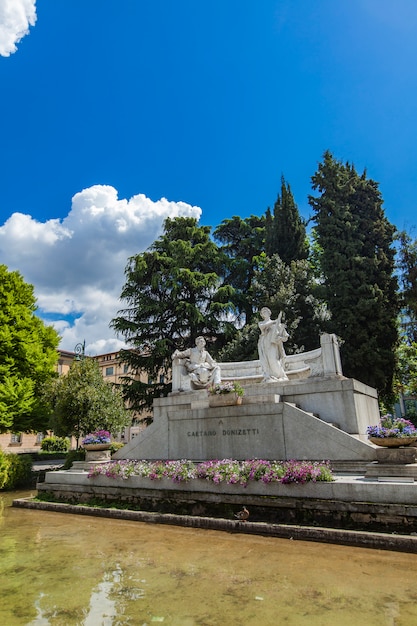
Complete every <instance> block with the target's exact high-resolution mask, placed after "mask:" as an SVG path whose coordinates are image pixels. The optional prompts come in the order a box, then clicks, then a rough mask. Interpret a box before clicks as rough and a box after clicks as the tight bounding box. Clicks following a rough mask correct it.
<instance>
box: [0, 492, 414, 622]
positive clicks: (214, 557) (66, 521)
mask: <svg viewBox="0 0 417 626" xmlns="http://www.w3.org/2000/svg"><path fill="white" fill-rule="evenodd" d="M12 497H16V494H13V496H11V495H10V494H8V495H2V496H0V505H1V502H2V503H3V509H1V508H0V510H2V513H1V518H0V520H1V521H0V524H1V535H0V598H1V602H0V624H5V625H7V626H23V625H24V626H73V625H74V626H75V625H76V626H124V625H131V626H142V625H147V626H151V625H152V624H157V623H162V624H164V625H170V626H171V625H172V626H220V625H221V626H225V625H226V626H228V625H234V624H245V626H252V625H253V626H259V625H262V626H269V625H271V626H276V624H285V625H289V626H300V625H301V626H302V625H304V624H305V625H308V626H345V625H346V626H350V625H351V624H352V623H359V624H367V626H381V625H382V626H385V625H387V626H394V625H395V626H402V625H404V626H406V625H407V626H409V625H410V624H417V591H415V589H414V582H413V581H414V577H415V575H416V573H417V564H416V556H415V555H408V554H403V553H396V552H384V551H378V550H366V549H359V548H348V547H344V546H330V545H325V544H314V543H308V542H301V541H290V540H285V539H276V538H267V537H250V536H248V535H241V534H229V533H222V532H218V531H210V530H208V531H207V530H201V529H187V528H177V527H172V526H156V525H147V524H144V523H138V522H128V521H116V520H106V519H96V518H93V517H81V516H76V515H65V514H59V513H50V512H44V511H29V510H26V509H13V508H10V507H9V506H8V505H9V504H10V502H11V499H12Z"/></svg>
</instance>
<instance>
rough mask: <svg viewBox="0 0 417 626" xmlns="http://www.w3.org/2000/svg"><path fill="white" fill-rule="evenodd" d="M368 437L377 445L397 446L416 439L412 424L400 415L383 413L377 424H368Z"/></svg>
mask: <svg viewBox="0 0 417 626" xmlns="http://www.w3.org/2000/svg"><path fill="white" fill-rule="evenodd" d="M367 433H368V439H369V441H371V442H372V443H374V444H375V445H377V446H385V447H391V448H399V447H400V446H408V445H410V444H411V443H414V442H415V441H416V440H417V430H416V428H415V427H414V424H413V423H412V422H410V421H409V420H406V419H404V418H402V417H393V416H392V415H391V414H389V413H388V414H387V415H383V416H382V417H381V420H380V422H379V424H378V425H376V426H368V428H367Z"/></svg>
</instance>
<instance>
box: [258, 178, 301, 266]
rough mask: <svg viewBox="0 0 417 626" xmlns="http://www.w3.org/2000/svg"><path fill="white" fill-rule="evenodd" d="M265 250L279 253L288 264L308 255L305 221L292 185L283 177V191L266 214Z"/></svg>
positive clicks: (269, 252) (269, 254) (271, 253)
mask: <svg viewBox="0 0 417 626" xmlns="http://www.w3.org/2000/svg"><path fill="white" fill-rule="evenodd" d="M266 223H267V228H266V239H265V252H266V254H267V255H268V256H273V255H274V254H278V255H279V256H280V258H281V259H282V261H284V263H286V264H287V265H288V264H289V263H291V261H297V260H300V259H306V258H307V257H308V239H307V235H306V225H305V221H304V220H303V219H302V218H301V216H300V213H299V211H298V207H297V205H296V203H295V200H294V196H293V194H292V191H291V188H290V185H289V184H288V183H286V182H285V179H284V177H283V176H282V178H281V193H280V194H278V197H277V199H276V202H275V204H274V211H273V214H271V211H270V209H268V210H267V214H266Z"/></svg>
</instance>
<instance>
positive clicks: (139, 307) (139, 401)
mask: <svg viewBox="0 0 417 626" xmlns="http://www.w3.org/2000/svg"><path fill="white" fill-rule="evenodd" d="M220 270H221V263H220V258H219V252H218V248H217V246H216V244H215V243H214V242H213V241H212V240H211V239H210V228H209V227H207V226H198V225H197V221H196V220H195V219H194V218H185V217H180V218H175V219H170V218H168V219H167V220H166V221H165V223H164V233H163V235H162V236H161V237H160V238H159V239H157V240H156V241H155V242H154V243H153V244H152V246H151V247H150V248H149V250H147V251H146V252H144V253H141V254H138V255H136V256H133V257H132V258H131V259H130V260H129V263H128V265H127V267H126V271H125V276H126V282H125V285H124V287H123V290H122V294H121V300H122V301H124V303H125V304H126V308H124V309H122V310H121V311H119V315H118V317H116V318H115V319H113V320H112V322H111V326H112V328H114V329H115V330H116V331H117V333H118V334H120V335H122V336H123V337H124V339H125V340H126V342H127V344H128V345H129V349H128V350H122V351H121V352H120V358H121V360H122V361H123V362H124V363H128V364H129V365H130V371H131V373H132V374H131V375H129V376H126V377H124V380H123V393H124V396H125V398H126V399H127V400H128V401H129V402H130V403H131V406H132V408H133V409H134V410H136V411H143V410H144V409H146V408H151V406H152V401H153V398H154V397H155V396H159V395H166V394H167V393H168V391H169V390H170V380H169V379H170V371H171V364H172V360H171V355H172V353H173V352H174V351H175V350H176V349H179V350H184V349H186V348H188V347H191V346H192V345H193V343H194V340H195V338H196V337H197V336H198V335H203V336H205V337H206V339H207V341H208V342H209V343H210V351H211V352H214V353H215V352H216V351H218V349H220V348H221V346H222V345H224V343H225V342H226V341H227V339H228V338H229V337H230V336H231V334H233V332H234V331H235V329H234V326H233V324H232V323H231V322H230V321H229V320H228V315H229V313H230V312H231V311H232V310H233V305H232V302H231V297H232V294H233V289H232V288H231V287H230V286H228V285H225V284H224V283H223V282H222V280H221V278H220V275H219V273H220ZM140 372H145V373H146V376H147V378H148V380H147V381H143V380H138V376H137V374H139V373H140Z"/></svg>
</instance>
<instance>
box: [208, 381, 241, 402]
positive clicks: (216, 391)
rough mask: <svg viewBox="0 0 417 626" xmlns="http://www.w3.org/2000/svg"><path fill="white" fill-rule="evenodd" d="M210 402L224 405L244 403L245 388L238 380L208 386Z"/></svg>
mask: <svg viewBox="0 0 417 626" xmlns="http://www.w3.org/2000/svg"><path fill="white" fill-rule="evenodd" d="M208 394H209V404H210V405H211V406H222V405H226V404H242V398H243V396H244V395H245V390H244V389H243V387H242V385H240V384H239V383H237V382H236V381H225V382H220V383H216V384H215V385H211V387H209V388H208Z"/></svg>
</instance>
